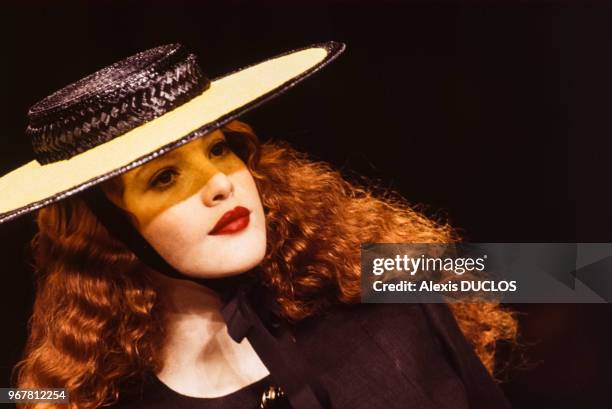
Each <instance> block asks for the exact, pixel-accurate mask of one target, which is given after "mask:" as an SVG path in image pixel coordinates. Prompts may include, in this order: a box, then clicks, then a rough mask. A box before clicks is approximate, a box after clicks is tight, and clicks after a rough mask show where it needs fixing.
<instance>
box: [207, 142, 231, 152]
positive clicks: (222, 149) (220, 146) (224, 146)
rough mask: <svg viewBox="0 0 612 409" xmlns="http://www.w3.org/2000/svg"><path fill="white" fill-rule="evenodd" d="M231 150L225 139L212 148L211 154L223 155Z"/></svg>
mask: <svg viewBox="0 0 612 409" xmlns="http://www.w3.org/2000/svg"><path fill="white" fill-rule="evenodd" d="M228 151H229V146H228V144H227V142H225V141H219V142H217V143H215V144H214V145H213V146H212V148H210V155H211V156H223V155H225V154H226V153H227V152H228Z"/></svg>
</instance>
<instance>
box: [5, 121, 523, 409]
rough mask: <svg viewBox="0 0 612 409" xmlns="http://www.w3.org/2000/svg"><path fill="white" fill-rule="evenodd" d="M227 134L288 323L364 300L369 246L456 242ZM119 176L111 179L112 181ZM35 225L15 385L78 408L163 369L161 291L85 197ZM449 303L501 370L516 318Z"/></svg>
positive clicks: (276, 150)
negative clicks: (256, 212) (247, 178)
mask: <svg viewBox="0 0 612 409" xmlns="http://www.w3.org/2000/svg"><path fill="white" fill-rule="evenodd" d="M222 131H223V132H224V133H225V134H226V135H227V137H228V141H229V143H230V145H231V146H232V148H233V149H234V151H235V152H236V153H237V154H238V155H239V156H240V157H241V158H242V159H243V160H244V162H245V163H246V164H247V166H248V167H249V169H250V170H251V173H252V174H253V177H254V178H255V181H256V183H257V187H258V189H259V192H260V195H261V199H262V203H263V206H264V209H265V212H266V222H267V234H268V243H267V250H266V255H265V257H264V260H263V261H262V263H261V265H260V267H261V268H260V271H261V274H262V275H263V277H262V279H263V281H264V282H265V283H266V284H267V285H268V286H269V287H270V288H272V289H273V291H274V294H276V297H277V301H278V302H279V304H280V306H281V308H282V313H283V315H284V316H285V317H286V318H287V319H289V320H291V321H299V320H301V319H303V318H305V317H308V316H310V315H313V314H317V313H319V312H321V311H324V310H325V309H327V308H329V307H330V306H332V305H333V304H335V303H358V302H359V301H360V296H361V290H360V288H361V287H360V269H361V268H360V252H359V248H360V245H361V243H363V242H379V243H384V242H388V243H401V242H404V243H411V242H412V243H426V242H427V243H444V242H452V241H457V240H459V237H458V235H457V233H456V232H455V230H453V229H452V228H451V227H450V226H449V225H448V224H447V223H444V222H442V221H436V220H433V219H431V218H428V217H426V216H424V214H423V213H422V212H421V211H419V210H418V209H417V208H415V207H414V206H411V205H410V204H409V203H408V202H406V201H405V199H403V198H402V197H401V196H400V195H398V194H396V193H394V192H391V191H383V193H382V194H375V193H374V190H375V188H374V187H373V186H369V187H367V186H365V187H364V186H358V184H357V183H351V182H349V181H347V180H346V179H345V178H343V177H342V175H341V174H340V173H339V172H338V171H335V170H333V169H332V168H331V167H330V166H329V165H328V164H326V163H324V162H317V161H313V160H311V159H309V158H308V157H307V156H306V155H305V154H303V153H300V152H297V151H296V150H294V149H293V148H291V147H290V146H289V145H288V144H287V143H285V142H282V141H271V142H267V143H265V144H260V143H259V142H258V140H257V137H256V136H255V134H254V133H253V131H252V129H251V128H250V127H249V126H248V125H247V124H245V123H242V122H239V121H233V122H231V123H229V124H228V125H226V126H225V127H224V128H223V129H222ZM118 180H119V178H114V179H112V180H111V181H109V182H106V185H105V186H111V187H113V188H116V187H117V186H118ZM338 209H342V213H341V214H340V213H339V212H338ZM366 221H367V222H366ZM37 223H38V228H39V231H38V233H37V234H36V236H35V237H34V238H33V240H32V243H31V244H32V250H33V254H34V264H35V266H34V267H35V273H36V299H35V302H34V311H33V315H32V317H31V319H30V333H29V338H28V342H27V345H26V351H25V354H24V356H25V358H24V359H23V360H22V361H21V362H20V363H19V364H18V365H17V367H16V368H15V374H16V376H17V385H18V386H19V387H21V388H27V387H63V388H67V389H68V390H69V391H70V400H71V403H70V405H69V407H70V408H80V409H89V408H96V407H99V406H102V405H104V404H108V403H111V402H113V401H115V400H116V399H118V397H119V393H120V391H122V390H123V388H126V387H128V386H129V384H130V382H131V381H134V380H135V379H138V377H139V376H142V375H143V374H144V373H145V372H146V371H157V370H159V369H160V365H161V363H160V362H159V360H158V359H159V358H158V354H156V353H155V351H158V350H159V348H160V346H161V344H162V343H163V339H164V328H163V325H162V320H161V306H160V305H161V304H160V299H159V297H158V295H157V291H156V289H155V286H154V285H153V282H152V281H151V280H150V279H149V278H148V276H147V274H146V273H143V272H144V271H146V268H145V267H144V266H143V264H142V263H141V262H140V261H139V260H138V259H137V258H136V257H135V255H134V254H133V253H132V252H131V251H129V250H128V249H127V248H126V247H125V246H124V245H123V243H121V242H119V241H117V240H116V239H114V238H113V237H111V236H110V235H109V234H108V232H107V231H106V230H105V229H104V227H102V225H100V224H99V223H98V221H97V220H96V218H95V216H94V215H93V214H92V213H91V212H90V211H89V209H88V207H87V206H86V205H85V203H84V202H83V201H82V199H81V198H79V197H78V196H73V197H71V198H68V199H65V200H63V201H61V202H59V203H56V204H53V205H50V206H47V207H45V208H43V209H41V210H40V211H39V212H38V215H37ZM450 307H451V309H452V311H453V313H454V315H455V317H456V319H457V322H458V323H459V326H460V328H461V329H462V331H463V332H464V334H465V335H466V337H467V339H468V340H469V341H470V342H471V344H472V345H473V346H474V348H475V351H476V353H477V354H478V356H479V357H480V358H481V360H482V361H483V363H484V365H485V366H486V367H487V369H488V370H489V371H490V372H491V373H493V371H494V356H495V346H496V343H497V341H499V340H510V341H514V339H515V337H516V333H517V322H516V319H515V317H514V315H513V314H512V313H511V312H510V311H508V310H505V309H503V308H501V307H500V306H499V305H497V304H492V303H488V304H467V303H465V304H463V303H455V304H451V305H450ZM38 405H40V404H38ZM63 406H64V407H66V404H63ZM21 407H23V408H35V407H38V406H37V404H23V405H22V406H21ZM47 407H52V406H47ZM57 407H61V405H58V406H57Z"/></svg>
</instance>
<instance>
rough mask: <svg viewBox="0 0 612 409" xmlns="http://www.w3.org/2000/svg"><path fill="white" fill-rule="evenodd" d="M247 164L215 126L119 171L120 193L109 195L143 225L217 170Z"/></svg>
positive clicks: (233, 169) (191, 192)
mask: <svg viewBox="0 0 612 409" xmlns="http://www.w3.org/2000/svg"><path fill="white" fill-rule="evenodd" d="M244 168H246V165H245V164H244V162H242V160H241V159H240V158H239V157H238V156H237V155H236V154H234V153H233V152H232V151H231V150H230V147H229V145H228V143H227V141H226V139H225V135H223V133H222V132H221V131H220V130H215V131H213V132H211V133H209V134H207V135H204V136H202V137H200V138H198V139H196V140H194V141H192V142H189V143H187V144H185V145H183V146H181V147H179V148H177V149H174V150H172V151H170V152H168V153H166V154H165V155H163V156H160V157H159V158H156V159H154V160H152V161H150V162H147V163H145V164H143V165H141V166H139V167H138V168H135V169H132V170H131V171H129V172H126V173H124V174H122V175H121V176H120V177H121V182H122V186H123V189H122V190H123V192H122V194H120V195H119V196H118V195H114V196H113V195H111V194H109V197H110V199H111V200H112V201H113V202H114V203H115V204H116V205H117V206H120V207H122V208H123V209H125V210H127V211H129V212H130V213H132V214H133V215H134V217H135V218H136V220H135V221H136V222H137V228H139V229H144V228H145V227H146V226H147V225H148V223H149V222H150V221H151V220H153V219H154V218H155V216H157V215H159V214H160V213H162V212H163V211H164V210H166V209H168V208H169V207H171V206H174V205H175V204H177V203H179V202H181V201H183V200H185V199H186V198H188V197H190V196H192V195H194V194H195V193H197V192H198V191H199V190H200V189H202V187H203V186H205V185H206V183H208V181H209V180H210V179H211V178H212V177H213V176H214V175H216V174H217V173H219V172H222V173H224V174H225V175H230V174H231V173H234V172H236V171H238V170H241V169H244Z"/></svg>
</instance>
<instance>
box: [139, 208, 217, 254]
mask: <svg viewBox="0 0 612 409" xmlns="http://www.w3.org/2000/svg"><path fill="white" fill-rule="evenodd" d="M188 205H189V203H188V202H185V203H181V204H178V205H175V206H172V207H170V208H168V209H166V210H165V211H163V212H161V213H159V214H157V215H156V216H155V217H154V218H152V219H151V220H150V221H149V222H148V223H147V225H146V226H145V227H144V228H143V229H142V231H141V234H142V236H143V237H144V238H145V239H146V240H147V241H148V242H149V243H151V245H152V246H153V247H154V248H155V249H156V250H158V251H160V252H161V253H164V254H167V253H168V252H173V251H176V250H177V249H180V248H182V247H185V245H186V243H194V242H196V241H197V240H198V238H200V239H201V238H203V237H204V236H205V235H206V230H205V228H206V220H204V219H203V215H202V213H200V212H194V211H189V209H187V207H188Z"/></svg>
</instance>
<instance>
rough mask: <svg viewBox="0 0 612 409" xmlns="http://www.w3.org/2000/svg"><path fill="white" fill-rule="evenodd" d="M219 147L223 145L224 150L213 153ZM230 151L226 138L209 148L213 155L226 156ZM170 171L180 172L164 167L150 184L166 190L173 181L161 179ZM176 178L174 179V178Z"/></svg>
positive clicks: (174, 173) (173, 172)
mask: <svg viewBox="0 0 612 409" xmlns="http://www.w3.org/2000/svg"><path fill="white" fill-rule="evenodd" d="M217 147H222V149H223V150H222V151H221V153H219V154H213V152H214V151H215V150H216V149H217ZM228 152H229V145H228V144H227V141H225V140H220V141H218V142H215V143H214V144H213V145H212V147H211V148H210V150H209V154H210V155H211V156H216V157H218V156H224V155H226V154H227V153H228ZM168 173H170V174H171V175H173V176H176V175H177V174H178V171H176V170H175V169H173V168H166V169H163V170H162V171H161V172H159V173H158V174H157V175H155V177H153V179H151V183H150V186H151V187H152V188H155V189H158V190H164V189H166V188H168V187H169V186H170V185H172V182H168V183H164V184H160V180H161V179H162V178H163V177H164V176H165V175H167V174H168ZM172 180H174V179H172Z"/></svg>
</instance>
